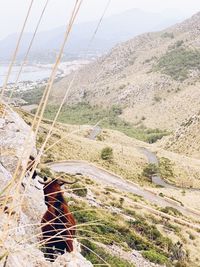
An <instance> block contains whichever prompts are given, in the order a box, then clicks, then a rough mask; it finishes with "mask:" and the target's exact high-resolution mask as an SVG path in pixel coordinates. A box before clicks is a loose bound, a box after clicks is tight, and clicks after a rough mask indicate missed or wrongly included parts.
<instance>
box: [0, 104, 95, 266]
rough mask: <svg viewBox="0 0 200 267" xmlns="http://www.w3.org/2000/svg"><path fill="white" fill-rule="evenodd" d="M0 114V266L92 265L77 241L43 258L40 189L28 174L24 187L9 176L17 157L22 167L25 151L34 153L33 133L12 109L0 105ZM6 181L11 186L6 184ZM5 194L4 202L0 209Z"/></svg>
mask: <svg viewBox="0 0 200 267" xmlns="http://www.w3.org/2000/svg"><path fill="white" fill-rule="evenodd" d="M0 114H1V117H2V115H4V116H3V117H2V118H1V119H0V147H1V150H0V205H1V208H0V212H1V219H0V228H1V230H0V239H1V242H0V254H1V260H0V266H8V267H17V266H20V267H27V266H30V267H36V266H38V267H39V266H57V267H58V266H67V267H69V266H73V267H74V266H76V267H82V266H84V267H90V266H92V264H91V263H90V262H88V261H87V260H86V259H85V258H84V257H83V256H82V255H81V254H80V248H79V245H78V244H76V245H75V247H76V249H75V251H74V252H73V253H71V254H68V255H67V254H65V255H64V256H62V257H59V258H58V259H57V260H56V261H55V262H54V263H52V264H50V263H48V262H47V261H45V259H44V256H43V253H42V251H41V250H39V248H38V241H39V240H38V236H41V233H40V228H39V225H40V221H41V216H42V215H43V214H44V212H45V210H46V207H45V204H44V201H43V192H42V190H38V189H37V188H38V184H37V182H33V181H30V179H29V177H26V178H25V179H24V181H23V183H24V185H25V188H23V187H22V186H21V182H20V181H13V180H12V175H13V173H14V172H15V169H16V167H17V162H18V160H19V159H22V160H21V166H20V170H21V169H22V168H23V167H24V165H25V164H26V157H27V153H28V155H29V154H32V155H33V156H34V155H36V142H35V137H34V135H33V133H32V132H31V131H30V127H29V126H28V125H27V124H26V123H25V122H24V121H23V120H22V119H21V118H20V116H19V115H18V114H17V113H15V112H13V111H12V110H11V109H9V108H6V107H5V106H4V105H1V106H0ZM27 136H29V140H28V142H27ZM25 145H26V151H25V153H24V146H25ZM22 155H23V157H22V158H21V156H22ZM20 170H19V171H20ZM9 183H11V186H10V187H9V188H7V186H8V184H9ZM36 186H37V188H36ZM4 189H5V190H4ZM6 198H7V204H6V206H5V208H4V210H2V207H4V201H5V199H6ZM16 203H18V205H16Z"/></svg>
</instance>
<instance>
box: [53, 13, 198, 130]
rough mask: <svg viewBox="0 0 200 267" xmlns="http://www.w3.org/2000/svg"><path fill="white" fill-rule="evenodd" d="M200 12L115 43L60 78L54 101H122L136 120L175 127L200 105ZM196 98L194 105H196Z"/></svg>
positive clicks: (129, 117) (127, 117)
mask: <svg viewBox="0 0 200 267" xmlns="http://www.w3.org/2000/svg"><path fill="white" fill-rule="evenodd" d="M199 28H200V13H197V14H196V15H194V16H193V17H192V18H190V19H188V20H186V21H184V22H183V23H180V24H177V25H175V26H173V27H171V28H168V29H166V30H164V31H161V32H155V33H147V34H143V35H140V36H137V37H135V38H134V39H132V40H129V41H127V42H125V43H121V44H119V45H117V46H116V47H114V48H113V49H112V50H111V51H110V52H109V53H108V54H107V55H105V56H103V57H101V58H99V59H98V60H97V61H96V62H94V63H91V64H89V65H88V66H86V67H84V68H83V69H82V70H80V71H79V72H77V73H73V74H72V75H69V76H67V77H66V78H64V79H62V80H61V81H59V82H57V83H56V84H55V86H54V88H53V91H52V93H51V102H52V103H54V104H56V103H59V101H60V100H61V99H62V97H63V95H64V92H65V91H66V89H67V87H68V85H69V83H70V82H71V79H73V77H74V75H75V81H74V84H73V88H72V90H71V92H70V94H69V98H68V100H67V104H70V105H73V104H76V103H80V102H88V103H89V104H90V105H98V106H104V107H110V106H112V105H119V106H121V107H122V109H123V113H122V115H121V117H122V118H123V119H125V120H127V121H129V122H132V123H134V124H136V125H140V124H142V125H144V126H146V127H149V128H159V129H168V130H174V129H176V128H177V127H179V126H180V124H181V123H182V122H183V121H184V120H185V119H187V118H188V117H191V116H193V115H194V114H195V113H196V112H198V110H199V104H200V91H199V90H198V88H199V71H200V64H199V59H200V50H199V49H200V37H199ZM191 103H192V105H191Z"/></svg>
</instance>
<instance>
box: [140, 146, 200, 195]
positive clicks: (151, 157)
mask: <svg viewBox="0 0 200 267" xmlns="http://www.w3.org/2000/svg"><path fill="white" fill-rule="evenodd" d="M138 150H139V151H140V152H142V153H143V154H144V155H145V156H146V157H147V160H148V162H149V163H152V164H155V165H157V166H158V159H157V157H156V155H155V153H153V152H151V151H150V150H149V149H147V148H144V147H139V148H138ZM152 182H153V183H154V184H156V185H159V186H162V187H165V188H171V189H177V190H183V189H184V190H187V192H200V189H198V188H186V187H179V186H176V185H172V184H170V183H168V182H166V181H165V180H164V179H163V178H162V177H161V176H160V175H159V174H156V175H154V176H153V177H152Z"/></svg>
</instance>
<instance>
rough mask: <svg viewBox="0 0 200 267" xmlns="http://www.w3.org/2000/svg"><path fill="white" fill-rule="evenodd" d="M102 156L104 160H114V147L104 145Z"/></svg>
mask: <svg viewBox="0 0 200 267" xmlns="http://www.w3.org/2000/svg"><path fill="white" fill-rule="evenodd" d="M101 158H102V159H103V160H108V161H109V160H112V159H113V149H112V147H104V148H103V149H102V151H101Z"/></svg>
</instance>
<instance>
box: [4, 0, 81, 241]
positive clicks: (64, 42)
mask: <svg viewBox="0 0 200 267" xmlns="http://www.w3.org/2000/svg"><path fill="white" fill-rule="evenodd" d="M82 1H83V0H81V2H79V0H76V3H75V5H74V9H73V12H72V15H71V18H70V21H69V23H68V26H67V29H66V34H65V38H64V41H63V44H62V46H61V49H60V52H59V55H58V57H57V60H56V63H55V65H54V68H53V70H52V74H51V76H50V78H49V83H48V85H47V87H46V89H47V91H49V90H50V89H51V86H52V84H53V81H54V78H55V73H56V71H57V67H58V64H59V62H60V59H61V56H62V53H63V49H64V46H65V44H66V41H67V39H68V36H69V33H70V31H71V29H72V25H73V22H74V20H75V17H76V15H77V13H78V10H79V8H80V5H81V3H82ZM77 6H78V8H77ZM47 93H48V92H47ZM47 96H48V94H47V95H46V98H45V100H44V101H45V103H46V102H47V100H48V98H47ZM45 103H44V106H45ZM42 111H44V108H43V109H42ZM41 119H42V114H41V115H40V118H39V122H38V125H37V130H38V128H39V125H40V122H41ZM31 130H32V129H30V133H29V136H28V137H27V140H26V143H25V146H24V151H23V153H22V155H21V158H20V159H19V160H18V164H17V167H16V169H15V172H14V175H13V177H12V179H11V181H10V182H9V185H7V186H6V190H7V189H9V192H10V190H11V187H10V186H11V185H12V184H13V182H14V181H15V179H16V176H17V173H18V171H19V168H20V165H21V161H22V158H23V156H24V153H25V152H26V150H27V147H26V145H27V144H28V141H29V137H30V136H31ZM28 152H29V153H27V154H28V155H30V153H31V151H28ZM39 160H40V157H39V155H38V156H37V158H36V162H35V165H34V167H35V166H36V165H37V164H38V163H39ZM25 162H26V163H27V162H28V156H27V157H26V160H25ZM25 165H26V164H25ZM34 167H33V171H32V173H33V172H34V170H35V168H34ZM25 173H26V170H25V168H24V167H23V170H22V172H21V175H20V177H19V181H18V185H17V188H16V190H17V191H16V193H15V195H14V198H13V202H12V207H13V206H14V202H15V201H17V197H18V196H19V189H20V183H21V180H22V179H23V176H24V174H25ZM32 173H31V175H32ZM31 175H30V177H31ZM8 195H9V193H8ZM7 201H8V199H7V200H5V202H4V205H3V207H5V205H6V203H7ZM11 212H12V208H11V209H10V213H9V217H10V216H11ZM7 227H8V223H7V224H6V225H4V230H6V229H7ZM5 238H6V236H4V240H5Z"/></svg>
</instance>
